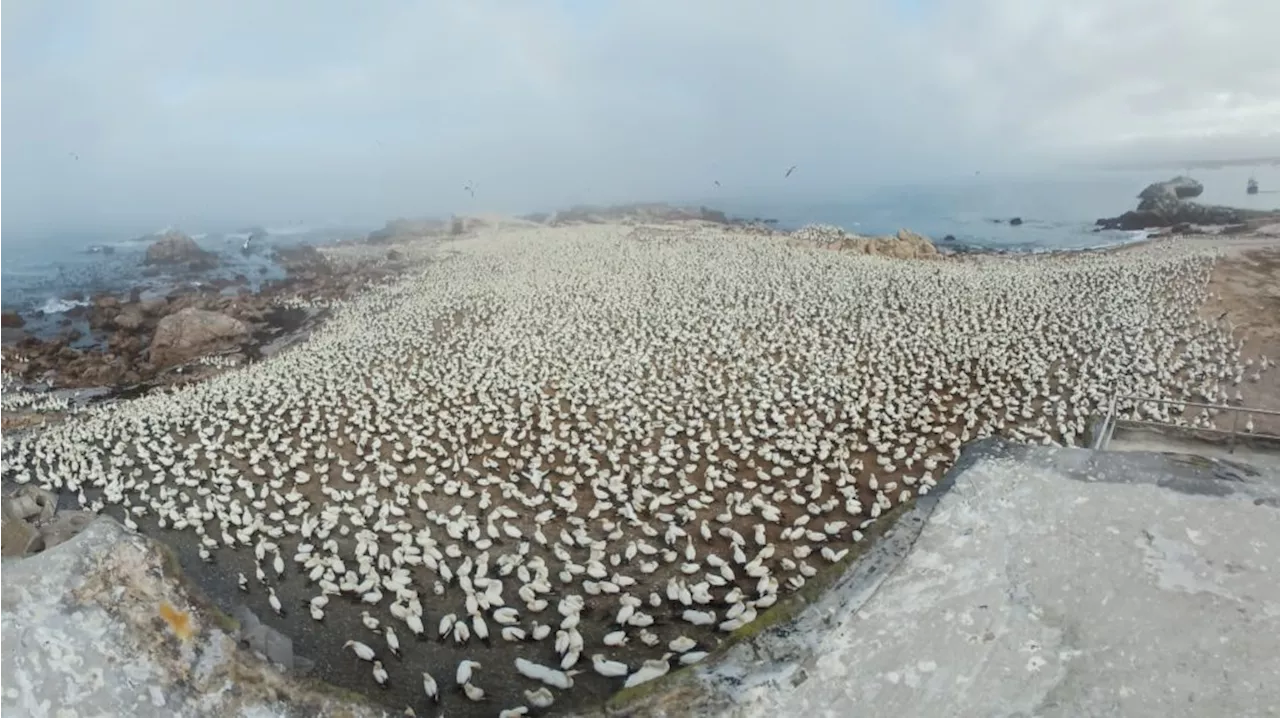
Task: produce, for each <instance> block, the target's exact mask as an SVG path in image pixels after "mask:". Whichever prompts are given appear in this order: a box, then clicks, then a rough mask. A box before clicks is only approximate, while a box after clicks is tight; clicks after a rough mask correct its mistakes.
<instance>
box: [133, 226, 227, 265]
mask: <svg viewBox="0 0 1280 718" xmlns="http://www.w3.org/2000/svg"><path fill="white" fill-rule="evenodd" d="M143 264H147V265H170V266H171V265H178V264H186V265H188V266H189V267H190V268H191V269H205V268H209V267H214V266H217V264H218V257H217V255H215V254H213V253H212V252H206V251H204V250H203V249H201V248H200V245H198V244H196V241H195V240H194V239H192V238H190V237H188V236H187V235H185V234H183V233H181V232H175V231H169V232H165V233H164V234H162V235H160V237H159V238H158V239H156V241H154V242H152V243H151V246H149V247H147V257H146V259H145V260H143Z"/></svg>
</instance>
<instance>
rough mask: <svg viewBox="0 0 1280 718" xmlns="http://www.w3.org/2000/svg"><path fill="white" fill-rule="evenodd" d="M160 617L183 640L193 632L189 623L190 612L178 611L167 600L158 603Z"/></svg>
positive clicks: (193, 629)
mask: <svg viewBox="0 0 1280 718" xmlns="http://www.w3.org/2000/svg"><path fill="white" fill-rule="evenodd" d="M160 617H161V618H163V619H164V622H165V623H167V624H169V628H172V629H173V634H174V635H175V636H177V637H178V638H181V639H182V640H184V641H185V640H187V639H189V638H191V636H192V635H193V634H194V633H195V628H194V627H193V626H192V624H191V614H189V613H187V612H186V611H179V610H178V609H176V608H174V607H173V606H172V605H170V604H169V602H168V601H165V602H163V603H161V604H160Z"/></svg>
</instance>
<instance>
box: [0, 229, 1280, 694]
mask: <svg viewBox="0 0 1280 718" xmlns="http://www.w3.org/2000/svg"><path fill="white" fill-rule="evenodd" d="M810 234H814V235H815V236H818V235H821V234H822V233H821V232H810ZM806 236H807V235H806ZM801 244H803V243H801ZM795 245H796V242H795V241H794V240H787V239H783V238H767V237H759V236H747V235H736V234H733V233H731V232H726V231H725V230H723V229H709V228H707V229H697V228H693V227H683V228H679V229H673V228H670V227H668V228H645V227H638V228H633V227H625V226H619V225H587V226H577V227H560V228H541V229H530V228H520V229H514V230H503V231H492V232H488V233H485V234H481V235H480V236H478V237H474V238H470V239H465V240H461V241H458V242H453V243H451V252H450V256H449V257H448V258H447V259H445V260H443V261H434V262H426V263H423V264H421V265H420V269H418V270H415V271H414V272H413V273H412V274H410V275H408V276H406V277H404V278H402V279H401V280H400V281H398V282H395V283H393V284H391V285H389V286H386V287H381V288H378V289H375V290H372V291H371V292H369V293H367V294H365V295H363V296H361V297H359V298H357V299H355V300H352V301H349V302H346V303H341V304H339V305H338V306H336V307H335V308H334V312H333V317H332V318H331V319H330V320H329V321H328V322H327V323H326V324H325V325H324V326H323V327H322V328H321V329H320V330H319V331H318V332H317V333H316V334H315V335H314V336H313V337H312V338H311V339H310V341H309V342H307V343H306V344H305V345H303V346H300V347H297V348H293V349H290V350H287V351H285V352H283V353H282V354H280V355H278V356H275V357H273V358H271V359H270V360H268V361H264V362H261V363H257V364H254V365H251V366H249V367H245V368H236V369H232V370H230V371H228V372H227V373H225V374H222V375H221V376H218V377H216V378H213V379H211V380H208V381H206V382H203V383H201V384H197V385H194V386H189V387H184V388H182V389H181V390H178V391H176V392H172V393H165V394H158V395H151V396H146V397H142V398H140V399H136V400H133V401H129V402H122V403H119V404H115V405H112V406H109V407H102V408H93V409H90V410H87V411H84V412H81V413H79V414H77V415H75V416H73V417H71V419H69V420H68V421H66V422H64V423H61V424H59V425H57V426H55V427H52V428H50V429H48V430H46V431H44V432H41V433H35V434H28V435H24V437H23V438H21V439H13V438H12V437H11V436H9V435H6V436H5V439H4V452H3V460H4V472H5V476H6V479H7V480H11V481H16V482H19V483H22V482H35V483H39V484H42V485H46V486H48V487H51V488H54V489H58V490H61V491H63V492H66V493H69V494H71V495H73V496H78V497H80V501H82V502H83V503H84V504H86V505H88V506H90V507H92V508H94V509H97V510H106V511H108V512H109V513H113V514H114V515H117V516H125V517H126V523H127V524H128V525H131V526H141V527H142V528H143V530H146V531H158V532H159V533H161V534H164V535H166V536H171V535H172V534H173V532H174V531H177V532H180V533H181V535H182V536H185V537H187V538H186V539H185V540H186V541H187V543H188V545H190V546H191V547H193V548H194V550H195V551H196V552H197V553H199V554H200V556H201V557H202V558H204V559H206V560H207V561H209V562H210V565H209V571H210V572H211V573H216V574H218V575H220V576H222V577H223V579H222V580H225V581H226V582H228V583H229V584H230V583H241V584H243V588H244V590H245V593H244V594H242V595H240V596H239V598H240V599H241V600H243V601H244V602H246V603H248V604H249V605H250V606H251V607H252V608H253V609H254V610H255V611H256V612H257V613H258V614H259V615H261V616H263V617H264V619H265V620H267V622H268V623H272V624H273V625H276V626H279V627H280V628H281V629H282V630H284V631H285V632H286V633H289V634H290V635H293V636H295V637H297V639H298V642H299V647H300V650H301V651H302V652H303V653H304V654H305V655H307V656H308V657H311V658H314V659H315V660H316V661H317V669H316V671H317V675H318V676H319V677H321V678H324V679H325V680H328V681H330V682H333V683H336V684H339V685H342V686H345V687H349V688H353V689H356V690H361V691H366V692H369V693H371V694H372V695H374V697H375V698H376V699H379V700H383V701H385V702H386V703H387V704H388V705H389V706H391V707H394V708H395V709H396V710H402V709H403V708H404V707H406V706H408V707H412V708H413V709H414V711H415V712H416V714H417V715H420V716H421V715H434V714H437V713H439V712H443V713H447V714H448V715H450V716H459V715H462V716H466V715H499V714H500V711H507V712H506V713H505V715H507V716H514V715H521V714H523V712H522V709H521V707H524V708H525V709H527V711H528V712H529V714H531V715H532V714H545V713H556V712H563V711H564V710H565V709H567V708H572V707H581V706H583V705H588V704H592V703H596V702H599V701H601V700H603V699H604V698H606V697H607V696H608V695H610V694H612V693H614V692H616V691H617V690H619V689H621V688H622V687H623V686H624V685H634V684H639V683H642V682H644V681H646V680H650V679H652V678H654V677H657V676H660V675H662V674H664V673H666V672H668V671H670V670H675V669H678V668H679V667H680V666H681V665H682V664H691V663H695V662H697V661H698V660H700V659H701V658H702V657H703V656H704V652H706V651H710V650H713V649H714V648H715V647H716V646H717V645H719V643H720V642H721V641H722V640H724V639H725V638H726V637H728V636H730V635H732V634H734V632H736V631H739V630H743V629H745V630H750V628H749V627H750V626H751V624H752V623H753V621H755V620H756V619H758V618H759V617H760V616H761V614H763V613H764V612H765V611H767V610H768V609H769V608H770V607H771V606H773V605H774V604H775V602H777V601H779V600H783V599H785V597H786V596H788V595H789V594H790V593H792V592H794V591H796V590H797V589H800V588H802V587H803V586H805V584H806V582H808V581H810V580H812V579H814V577H815V576H818V575H819V574H820V572H822V571H823V570H824V568H826V567H829V566H831V565H832V564H833V563H836V562H839V561H841V560H842V558H843V557H844V556H846V552H848V551H849V550H850V549H851V547H854V546H855V545H856V544H858V542H859V541H861V540H862V539H863V536H864V534H865V533H867V532H868V531H869V530H870V528H871V526H872V525H873V524H874V522H876V521H877V519H878V517H880V516H882V515H883V514H885V513H886V512H888V511H889V510H891V509H892V508H893V507H895V506H897V505H899V504H902V503H906V502H909V501H911V500H912V498H913V497H914V496H917V495H919V494H922V493H925V492H927V491H928V490H929V489H930V487H932V486H933V485H934V483H935V482H936V481H937V480H939V479H940V477H941V476H942V474H943V473H944V472H945V471H946V470H947V468H948V466H949V465H950V463H951V462H952V460H953V459H954V457H955V456H956V454H957V452H958V450H959V447H960V446H961V444H962V443H964V442H966V441H968V440H971V439H975V438H979V437H984V436H989V435H992V434H999V435H1002V436H1007V437H1012V438H1016V439H1020V440H1024V441H1029V442H1038V443H1061V444H1076V445H1078V444H1081V443H1082V442H1083V441H1084V440H1085V436H1086V431H1087V426H1088V424H1089V422H1090V419H1091V417H1092V416H1094V415H1095V414H1097V413H1098V412H1099V411H1100V409H1101V408H1103V407H1105V405H1106V403H1107V402H1109V401H1110V397H1111V395H1112V394H1113V393H1115V392H1127V393H1134V394H1142V395H1151V396H1169V397H1178V398H1184V399H1188V400H1211V401H1215V402H1217V401H1234V400H1236V397H1237V394H1236V392H1237V391H1239V390H1240V389H1242V388H1246V387H1247V386H1248V381H1249V373H1252V372H1256V371H1259V368H1258V367H1257V366H1256V365H1254V366H1253V367H1252V368H1249V369H1248V370H1247V371H1246V367H1245V366H1244V364H1243V363H1242V361H1241V358H1240V356H1239V353H1238V345H1236V344H1235V343H1234V342H1233V341H1232V340H1231V339H1230V338H1229V336H1228V335H1227V334H1226V333H1225V331H1224V330H1223V329H1222V327H1220V326H1219V325H1218V324H1215V323H1214V322H1213V321H1212V320H1206V319H1202V318H1201V316H1200V314H1199V313H1198V312H1199V310H1200V308H1201V305H1202V303H1203V302H1204V299H1205V285H1206V281H1207V280H1208V278H1209V276H1210V272H1211V271H1212V269H1213V262H1214V259H1213V257H1214V255H1213V253H1212V251H1210V250H1204V249H1196V250H1186V251H1183V250H1179V249H1177V248H1176V247H1163V248H1161V249H1160V250H1159V251H1155V250H1151V251H1143V250H1134V251H1129V252H1125V253H1120V254H1087V255H1085V254H1081V255H1066V256H1047V255H1046V256H1041V257H1034V258H1021V259H1001V258H967V259H965V260H963V261H956V260H943V259H932V260H895V259H886V258H882V257H877V256H866V255H861V254H854V253H849V252H838V251H829V250H825V249H817V248H807V247H805V246H795ZM1266 368H1267V367H1266V366H1263V367H1262V368H1261V370H1262V371H1265V370H1266ZM1121 408H1122V409H1127V408H1128V407H1124V406H1122V407H1121ZM1138 412H1139V413H1140V414H1142V415H1146V416H1152V417H1155V416H1157V415H1158V414H1160V413H1161V412H1163V415H1162V416H1163V418H1165V419H1170V420H1172V419H1175V418H1176V420H1178V421H1186V422H1192V423H1200V424H1207V423H1209V422H1211V421H1212V420H1213V417H1212V416H1211V415H1209V414H1208V413H1204V414H1196V413H1193V412H1187V413H1186V414H1185V417H1184V416H1183V415H1182V413H1181V412H1175V411H1173V410H1171V409H1163V410H1162V409H1160V408H1158V407H1154V406H1150V405H1148V406H1143V407H1139V408H1138ZM194 570H196V571H198V570H199V569H198V568H196V569H194ZM232 593H233V594H234V593H235V591H234V590H232ZM273 612H275V613H278V614H282V615H278V616H273V615H272V614H273ZM416 634H420V636H419V635H416ZM348 641H351V642H355V643H348ZM344 644H346V645H345V646H344ZM397 646H398V650H397ZM397 653H398V654H399V655H397ZM469 661H475V662H476V663H474V664H473V663H469ZM424 673H425V675H424ZM379 682H385V684H386V685H385V686H384V690H381V691H380V690H378V683H379ZM433 687H434V688H433ZM432 690H434V691H435V692H436V694H437V695H438V699H439V701H438V703H436V702H435V701H433V700H431V699H429V697H428V693H429V692H431V691H432Z"/></svg>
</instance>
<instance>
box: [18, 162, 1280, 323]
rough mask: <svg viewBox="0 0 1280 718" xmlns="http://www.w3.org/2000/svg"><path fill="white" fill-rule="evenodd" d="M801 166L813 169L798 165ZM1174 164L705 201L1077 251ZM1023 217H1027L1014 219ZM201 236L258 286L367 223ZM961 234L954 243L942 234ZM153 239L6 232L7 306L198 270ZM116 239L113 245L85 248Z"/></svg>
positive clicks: (960, 241)
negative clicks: (159, 250) (252, 236)
mask: <svg viewBox="0 0 1280 718" xmlns="http://www.w3.org/2000/svg"><path fill="white" fill-rule="evenodd" d="M800 171H803V168H800ZM1177 173H1178V172H1177V171H1176V170H1169V169H1161V170H1145V171H1108V172H1091V173H1074V174H1065V173H1064V174H1062V175H1060V176H1055V177H1039V178H1030V179H1028V178H1010V177H990V176H983V175H980V174H975V175H974V176H972V177H968V178H963V179H961V180H956V181H951V182H946V183H935V184H919V185H910V186H904V185H895V186H880V187H871V188H856V189H850V190H849V191H847V192H844V193H840V194H839V195H838V196H836V195H831V196H827V197H824V198H814V197H809V196H802V195H799V194H791V195H785V194H780V195H777V196H773V197H766V198H759V197H755V198H741V197H739V198H734V197H730V196H725V195H715V196H711V197H707V198H705V199H701V200H699V203H702V204H706V205H707V206H711V207H715V208H717V209H722V210H724V211H725V212H727V213H728V214H730V215H731V216H737V217H748V218H749V217H766V218H772V219H776V220H778V224H779V226H781V227H783V228H788V229H794V228H798V227H800V226H803V225H805V224H809V223H825V224H834V225H838V226H842V227H845V228H846V229H848V230H850V231H852V232H856V233H859V234H869V235H875V234H890V233H893V232H896V231H897V230H898V229H901V228H908V229H911V230H913V231H916V232H919V233H921V234H924V235H925V236H928V237H930V238H932V239H934V240H935V241H936V242H938V243H939V244H940V245H941V246H944V247H947V246H952V247H957V248H958V247H961V246H968V247H979V248H989V249H1006V250H1010V251H1044V250H1072V249H1084V248H1089V247H1098V246H1105V245H1109V244H1117V243H1123V242H1128V241H1133V240H1134V239H1135V238H1138V237H1140V236H1141V235H1135V234H1134V233H1131V232H1094V231H1093V224H1094V221H1095V220H1096V219H1097V218H1099V217H1104V216H1114V215H1118V214H1120V213H1122V212H1124V211H1126V210H1129V209H1133V208H1134V206H1136V204H1137V199H1136V196H1137V194H1138V192H1140V191H1141V190H1142V188H1143V187H1145V186H1146V185H1147V184H1150V183H1151V182H1154V181H1158V180H1161V179H1167V178H1169V177H1171V176H1173V175H1174V174H1177ZM1185 173H1187V174H1190V175H1191V176H1193V177H1195V178H1196V179H1198V180H1200V181H1201V182H1202V183H1203V184H1204V185H1205V192H1204V194H1203V195H1202V196H1201V197H1200V198H1199V201H1202V202H1206V203H1212V204H1225V205H1231V206H1236V207H1248V208H1255V209H1273V208H1280V166H1260V167H1227V168H1221V169H1197V170H1187V171H1185ZM1249 177H1256V178H1257V180H1258V182H1259V183H1260V185H1261V187H1262V189H1263V192H1261V193H1259V194H1257V195H1252V196H1251V195H1247V194H1245V183H1246V181H1247V180H1248V179H1249ZM1013 217H1020V218H1021V219H1022V220H1023V224H1022V225H1021V226H1012V225H1010V224H1009V222H1008V220H1009V219H1011V218H1013ZM184 229H186V230H187V231H195V232H196V233H195V234H192V237H193V238H194V239H195V240H196V241H197V243H198V244H200V245H201V247H203V248H204V249H206V250H209V251H212V252H215V253H217V254H218V255H219V257H220V258H221V267H220V268H219V269H218V270H217V271H215V272H211V273H208V274H206V275H204V278H207V279H212V278H216V277H227V278H230V277H232V276H234V275H237V274H242V275H244V276H245V277H246V278H248V280H249V284H250V288H251V289H256V287H257V285H258V284H260V283H261V282H262V281H264V280H268V279H277V278H279V277H281V276H283V275H282V272H281V270H280V268H279V267H277V266H276V265H275V264H274V262H272V261H271V258H270V255H271V250H272V249H273V248H275V247H280V246H290V245H295V244H300V243H302V244H322V243H326V242H332V241H335V240H338V239H343V238H349V237H358V236H362V235H363V234H365V233H367V232H368V231H369V230H370V229H373V228H372V227H368V228H351V227H347V228H338V227H307V226H299V225H294V226H289V227H281V228H276V229H272V228H267V232H268V234H267V236H266V237H265V238H264V239H262V240H257V241H255V243H254V244H255V248H254V251H252V252H250V253H248V254H246V253H243V252H241V246H242V244H243V242H244V240H245V239H246V238H247V237H248V234H247V233H245V232H217V231H210V232H200V231H199V230H198V229H196V228H184ZM947 235H951V236H953V237H954V238H955V239H954V241H953V242H943V241H942V238H943V237H945V236H947ZM150 241H151V238H150V237H134V238H130V237H113V236H91V235H66V236H58V237H24V236H13V235H12V234H11V233H8V232H6V234H5V237H4V252H3V261H2V262H0V304H2V305H3V307H4V309H6V310H8V309H13V310H17V311H20V312H23V313H24V316H28V317H30V316H32V315H36V318H37V319H39V318H40V314H39V313H43V316H44V317H45V318H46V319H51V320H56V318H57V317H59V316H60V315H61V314H62V313H65V312H66V311H67V310H69V309H71V308H73V307H75V306H76V305H77V303H80V302H82V301H83V299H84V298H86V297H88V296H92V295H93V294H95V293H98V292H121V291H125V290H127V289H130V288H132V287H134V286H139V287H141V288H142V290H143V294H144V296H147V295H150V294H163V293H166V292H168V291H169V290H170V289H172V288H173V287H174V286H175V285H177V284H180V283H184V282H190V281H192V280H191V279H190V278H189V277H186V278H184V277H181V276H171V275H168V274H163V273H162V274H158V275H154V276H145V275H144V267H143V265H142V259H143V256H144V254H145V252H146V248H147V245H148V244H149V243H150ZM94 245H99V246H109V247H111V248H113V249H114V250H115V251H114V252H113V253H112V254H105V253H102V252H97V253H91V252H89V251H87V250H88V249H89V248H90V247H92V246H94Z"/></svg>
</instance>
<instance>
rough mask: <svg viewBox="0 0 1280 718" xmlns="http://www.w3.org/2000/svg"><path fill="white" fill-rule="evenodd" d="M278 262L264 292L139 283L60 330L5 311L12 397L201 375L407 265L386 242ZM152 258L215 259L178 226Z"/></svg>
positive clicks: (86, 302) (285, 340)
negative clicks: (48, 332) (161, 291)
mask: <svg viewBox="0 0 1280 718" xmlns="http://www.w3.org/2000/svg"><path fill="white" fill-rule="evenodd" d="M274 259H275V261H276V262H277V263H278V264H279V266H280V267H281V268H282V269H283V270H284V275H285V276H284V277H283V278H282V279H279V280H267V281H265V282H263V283H262V284H261V285H260V288H259V289H258V291H256V292H254V291H250V290H249V288H248V286H247V282H245V281H238V279H236V278H232V279H209V280H205V281H198V280H197V281H188V282H184V283H182V284H180V285H179V286H176V287H174V288H173V289H172V290H171V291H169V292H168V293H167V294H165V295H163V296H152V297H145V296H144V295H143V294H142V292H141V291H140V289H139V288H136V287H135V288H133V289H131V290H129V291H127V292H117V293H99V294H95V295H93V296H91V297H87V298H84V299H82V300H81V301H82V303H80V304H78V305H77V306H73V307H72V308H70V309H68V310H67V311H66V312H65V313H64V316H63V318H62V320H61V323H60V328H59V330H58V331H57V333H56V334H55V335H54V336H38V335H36V334H33V333H28V332H26V331H24V327H25V326H26V324H27V318H25V317H23V316H22V315H21V314H19V313H17V312H14V311H5V312H4V314H3V325H4V332H5V336H4V342H3V347H2V348H0V352H2V353H3V359H4V380H5V382H4V383H5V390H6V392H5V393H6V395H9V394H10V393H11V391H15V390H16V391H17V392H21V393H36V394H43V393H50V394H51V395H52V394H56V393H57V392H59V391H60V390H61V391H67V390H73V389H87V388H91V389H93V391H92V392H90V394H91V396H92V397H93V400H102V399H106V398H112V397H115V396H119V395H136V394H140V393H145V391H148V390H150V389H152V388H155V387H158V386H169V385H174V384H181V383H186V382H189V381H192V380H196V379H199V378H202V377H204V376H207V375H209V374H212V373H217V372H219V371H222V370H224V369H226V368H228V367H232V366H238V365H241V364H244V363H247V362H250V361H255V360H257V359H260V358H263V357H264V356H267V355H269V354H271V353H274V352H275V351H278V350H279V349H281V348H283V347H284V346H287V345H288V344H290V343H292V342H291V341H290V339H291V338H294V339H296V338H298V337H299V335H305V334H306V333H309V332H310V331H311V330H312V329H314V328H315V327H316V326H317V325H318V324H319V323H320V322H321V321H323V320H324V318H325V316H326V315H327V311H328V310H327V306H328V305H329V304H330V303H332V302H335V301H342V300H345V299H348V298H350V297H351V296H353V295H354V294H356V293H357V292H359V291H361V290H362V289H364V288H365V287H368V286H370V285H372V284H374V283H377V282H379V281H382V280H385V279H386V278H388V277H390V276H392V275H394V274H396V273H397V272H399V271H402V270H403V269H404V268H405V267H406V266H407V263H406V261H405V252H404V251H403V249H399V250H397V249H391V250H389V251H388V250H387V249H385V248H380V250H379V251H376V252H366V253H354V254H353V253H350V252H347V253H341V254H337V255H335V256H333V257H331V256H330V251H329V250H328V249H327V248H326V249H317V248H316V247H314V246H308V245H300V246H297V247H288V248H282V249H279V250H276V252H275V254H274ZM145 264H146V265H148V266H155V265H168V266H169V267H173V266H178V267H179V268H181V269H184V270H186V271H188V272H190V273H191V275H190V276H192V277H199V272H200V271H202V270H205V269H208V268H211V267H214V266H216V265H217V255H215V254H213V253H210V252H207V251H205V250H202V249H200V248H199V247H198V246H197V245H196V244H195V243H194V242H193V241H192V240H191V239H190V238H189V237H186V236H185V235H181V234H179V233H176V232H173V233H166V234H165V235H163V236H161V237H160V238H159V239H158V240H157V241H156V242H155V243H154V244H153V245H152V246H151V247H150V248H148V250H147V255H146V260H145ZM77 325H79V327H85V326H87V332H86V331H84V330H83V329H81V328H78V327H77ZM80 395H83V392H81V394H80ZM14 402H15V400H14V398H13V397H12V396H7V397H6V402H5V409H6V411H5V414H6V416H5V425H6V428H12V427H13V426H15V424H17V425H21V424H22V423H23V422H22V420H21V417H20V416H17V415H15V412H13V411H10V408H11V406H10V405H11V404H13V403H14ZM20 403H28V404H29V403H34V402H20ZM52 403H53V404H55V405H56V404H60V403H61V402H52Z"/></svg>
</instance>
